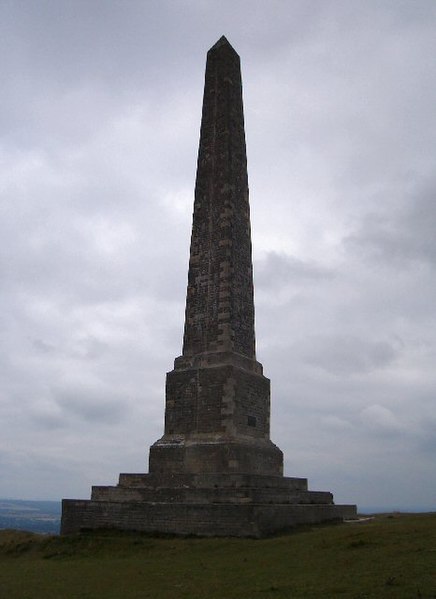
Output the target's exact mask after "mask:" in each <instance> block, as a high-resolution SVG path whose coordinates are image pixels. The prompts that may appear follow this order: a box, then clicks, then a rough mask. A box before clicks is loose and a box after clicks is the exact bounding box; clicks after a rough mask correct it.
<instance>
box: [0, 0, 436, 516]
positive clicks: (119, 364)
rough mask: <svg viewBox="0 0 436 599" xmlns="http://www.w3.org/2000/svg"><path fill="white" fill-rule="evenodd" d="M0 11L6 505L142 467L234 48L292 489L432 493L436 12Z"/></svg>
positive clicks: (264, 357) (278, 5)
mask: <svg viewBox="0 0 436 599" xmlns="http://www.w3.org/2000/svg"><path fill="white" fill-rule="evenodd" d="M0 17H1V18H0V49H1V50H2V54H3V56H6V57H7V60H4V61H2V64H1V67H0V68H1V74H2V81H3V82H4V85H3V88H2V95H1V99H0V108H1V110H0V115H1V116H0V132H1V142H0V217H1V218H0V235H1V238H2V244H1V247H0V275H1V280H2V286H1V290H0V306H1V310H0V331H1V335H0V355H1V360H0V422H1V424H0V451H1V455H2V456H3V458H2V459H3V462H2V474H3V477H2V480H1V486H0V495H8V496H16V497H30V498H32V497H36V496H39V497H43V496H44V497H52V498H59V497H60V496H61V495H64V496H65V495H69V496H83V497H88V496H89V487H90V485H91V484H97V483H98V482H101V483H102V484H104V483H107V482H108V481H109V482H111V481H114V480H115V479H116V476H117V474H118V471H126V470H131V471H145V470H146V468H147V466H146V463H147V449H148V446H149V445H150V444H151V443H152V442H153V441H154V440H156V439H157V438H158V437H159V436H160V435H161V433H162V427H163V409H164V381H165V372H166V371H167V370H169V369H171V367H172V361H173V359H174V357H176V356H177V355H178V354H179V353H180V351H181V342H182V333H183V315H184V301H185V293H186V279H187V276H186V275H187V265H188V252H189V237H190V226H191V223H190V219H191V212H192V200H193V188H194V179H195V165H196V154H197V144H198V133H199V126H200V115H201V98H202V86H203V76H204V60H205V53H206V51H207V49H208V48H209V47H210V46H211V45H212V44H213V43H214V42H215V41H216V40H217V39H218V38H219V37H220V36H221V35H222V34H223V33H224V34H226V35H227V36H228V38H229V40H230V41H231V43H232V44H233V45H234V46H235V48H236V49H237V51H238V52H239V53H240V55H241V60H242V69H243V81H244V100H245V118H246V134H247V150H248V168H249V180H250V199H251V209H252V210H251V211H252V235H253V251H254V258H255V264H254V270H255V293H256V319H257V320H256V327H257V328H256V336H257V348H258V355H259V359H261V361H262V362H263V364H264V367H265V373H266V375H267V376H271V379H272V410H273V415H272V426H273V440H274V441H275V442H277V443H278V445H279V446H280V447H281V448H282V449H283V450H284V452H285V455H286V459H287V473H288V474H290V475H295V474H297V473H298V474H301V475H302V476H308V477H309V482H310V484H311V487H312V488H314V487H317V488H327V489H331V490H333V491H334V492H335V495H336V499H341V498H342V500H346V501H353V500H354V501H358V502H360V501H361V498H362V500H364V501H366V502H370V501H371V502H372V504H377V503H379V502H384V504H386V505H387V504H389V502H390V501H392V496H393V494H395V493H396V494H398V497H401V498H403V501H404V502H406V503H407V502H409V503H413V502H415V503H416V502H418V503H419V501H418V500H419V497H417V493H418V492H417V491H415V490H416V489H419V493H420V494H421V496H422V497H424V496H426V497H427V496H434V493H435V491H434V476H433V471H434V464H433V461H434V460H432V454H431V448H432V447H433V446H434V444H433V437H434V435H433V434H432V422H433V420H432V414H433V412H434V397H435V389H436V378H435V374H434V363H435V357H436V347H435V340H434V334H433V331H434V325H435V320H436V311H435V306H434V300H433V298H434V292H435V288H436V280H435V272H434V264H435V242H434V228H435V227H434V225H435V209H434V201H433V198H434V189H435V185H434V175H433V170H434V163H435V146H434V139H435V133H436V131H435V126H436V125H435V121H434V116H433V112H434V105H435V102H436V79H435V70H434V68H433V61H432V57H433V56H434V55H435V53H436V39H435V36H434V25H435V22H436V7H435V6H434V4H433V3H430V2H427V3H425V2H424V3H420V4H419V5H418V4H417V3H416V2H413V1H412V0H410V1H409V0H405V1H404V2H401V3H399V4H398V5H396V6H395V8H393V6H392V2H389V1H386V2H385V1H382V2H380V1H375V0H374V1H372V0H369V1H368V2H365V3H362V2H357V1H354V0H350V2H347V3H344V2H342V1H341V0H337V1H336V0H333V1H331V2H328V3H320V2H315V1H313V2H312V1H306V0H305V1H304V2H303V1H300V0H291V1H290V2H281V1H280V0H273V1H272V3H269V4H268V7H267V8H266V7H265V4H264V3H263V2H252V1H251V0H250V1H248V0H237V1H236V2H235V1H233V2H230V0H228V1H227V0H223V2H221V3H220V4H219V5H214V4H213V3H210V2H203V1H202V0H198V1H197V0H192V1H191V0H186V1H185V0H183V1H181V2H178V3H174V2H172V1H167V0H163V1H162V2H159V3H155V4H153V5H151V4H150V3H144V2H141V1H136V0H132V1H130V2H128V3H122V4H120V3H116V2H115V3H114V2H112V3H108V2H103V1H100V0H97V1H96V2H93V3H92V4H90V3H85V2H75V3H74V4H72V3H69V2H63V1H62V0H61V1H59V2H56V3H53V2H45V1H42V2H40V3H38V5H36V4H35V5H34V4H29V3H16V2H15V3H14V2H3V3H1V5H0ZM109 428H110V435H108V429H109ZM393 448H394V449H395V459H393V457H392V455H393V451H392V450H393ZM417 464H419V467H415V465H417ZM412 470H413V473H412V474H411V472H412ZM410 477H412V479H413V484H409V481H410V480H412V479H411V478H410ZM312 481H313V482H312ZM386 481H389V484H388V483H387V482H386Z"/></svg>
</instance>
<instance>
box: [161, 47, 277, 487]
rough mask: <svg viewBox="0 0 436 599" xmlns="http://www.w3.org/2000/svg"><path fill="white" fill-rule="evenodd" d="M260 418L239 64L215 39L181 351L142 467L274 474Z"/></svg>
mask: <svg viewBox="0 0 436 599" xmlns="http://www.w3.org/2000/svg"><path fill="white" fill-rule="evenodd" d="M269 415H270V384H269V380H268V379H267V378H265V377H264V376H263V375H262V366H261V364H259V362H257V361H256V357H255V337H254V299H253V269H252V259H251V234H250V207H249V202H248V177H247V158H246V149H245V132H244V114H243V107H242V82H241V69H240V61H239V56H238V54H237V53H236V52H235V50H234V49H233V48H232V46H231V45H230V44H229V42H228V41H227V40H226V38H225V37H222V38H221V39H220V40H219V41H218V42H217V43H216V44H215V45H214V46H213V47H212V48H211V49H210V50H209V52H208V55H207V64H206V77H205V85H204V100H203V114H202V122H201V132H200V146H199V151H198V162H197V179H196V185H195V202H194V216H193V225H192V237H191V251H190V261H189V273H188V290H187V297H186V312H185V331H184V339H183V353H182V356H180V357H179V358H177V359H176V360H175V364H174V370H173V371H172V372H170V373H168V375H167V384H166V410H165V435H164V436H163V437H162V439H160V441H158V442H157V443H156V444H155V445H153V446H152V448H151V451H150V472H155V471H158V472H164V471H166V472H195V473H198V472H219V473H224V472H244V473H252V474H254V473H256V474H277V475H281V474H282V473H283V455H282V452H281V451H280V450H279V449H278V448H277V447H276V446H275V445H273V444H272V443H271V441H270V437H269V435H270V423H269Z"/></svg>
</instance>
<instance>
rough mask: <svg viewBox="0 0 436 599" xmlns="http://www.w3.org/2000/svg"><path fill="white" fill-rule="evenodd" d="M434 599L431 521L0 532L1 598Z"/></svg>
mask: <svg viewBox="0 0 436 599" xmlns="http://www.w3.org/2000/svg"><path fill="white" fill-rule="evenodd" d="M93 597H104V598H105V599H124V598H126V599H130V598H133V597H136V598H141V599H142V598H152V599H179V598H180V599H203V598H204V599H237V598H238V599H280V598H284V597H286V598H292V599H294V598H295V599H296V598H298V597H317V598H318V597H319V598H323V599H331V598H335V597H339V598H346V599H349V598H354V599H366V598H374V597H375V598H385V597H386V598H391V597H392V598H395V599H398V598H402V597H404V598H407V599H412V598H415V597H416V598H418V597H420V598H422V599H430V598H433V597H434V598H436V514H419V515H381V516H377V517H376V518H375V519H374V520H371V521H369V522H367V523H363V524H342V525H337V526H333V525H330V526H318V527H311V528H309V527H307V528H300V529H297V530H296V531H295V532H293V533H290V534H287V535H283V536H278V537H275V538H270V539H263V540H252V539H196V538H184V539H180V538H156V537H151V536H147V535H142V534H139V533H134V534H133V533H132V534H128V533H116V532H108V531H106V532H98V533H96V532H93V533H87V534H83V535H77V536H76V535H74V536H69V537H44V536H39V535H34V534H31V533H23V532H18V531H0V598H1V599H3V598H5V599H6V598H7V599H15V598H16V599H27V598H28V599H39V598H41V599H42V598H44V599H51V598H53V599H70V598H74V599H76V598H93Z"/></svg>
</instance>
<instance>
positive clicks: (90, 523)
mask: <svg viewBox="0 0 436 599" xmlns="http://www.w3.org/2000/svg"><path fill="white" fill-rule="evenodd" d="M355 517H356V506H354V505H335V504H334V503H333V496H332V494H331V493H329V492H323V491H309V490H308V489H307V480H306V479H304V478H287V477H280V476H261V475H247V474H234V475H232V474H230V475H228V474H226V475H220V474H215V475H214V474H207V473H206V474H198V475H195V474H194V475H192V474H191V475H189V474H174V475H171V476H168V475H166V476H162V477H160V476H159V475H153V474H121V475H120V480H119V484H118V485H117V486H99V487H93V489H92V496H91V500H76V499H64V500H63V502H62V523H61V534H70V533H75V532H80V531H84V530H90V529H108V528H109V529H119V530H136V531H143V532H148V533H159V534H162V533H164V534H175V535H197V536H233V537H257V538H259V537H263V536H267V535H270V534H273V533H276V532H279V531H282V530H286V529H289V528H292V527H294V526H297V525H300V524H316V523H320V522H327V521H342V520H344V519H349V518H355Z"/></svg>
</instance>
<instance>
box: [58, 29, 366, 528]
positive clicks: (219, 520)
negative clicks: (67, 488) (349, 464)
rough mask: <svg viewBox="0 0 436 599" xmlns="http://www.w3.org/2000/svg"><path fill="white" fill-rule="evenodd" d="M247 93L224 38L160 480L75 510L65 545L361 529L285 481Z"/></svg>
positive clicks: (153, 463) (152, 466)
mask: <svg viewBox="0 0 436 599" xmlns="http://www.w3.org/2000/svg"><path fill="white" fill-rule="evenodd" d="M253 297H254V294H253V272H252V258H251V232H250V208H249V202H248V177H247V159H246V149H245V131H244V116H243V104H242V82H241V71H240V61H239V56H238V54H237V53H236V52H235V50H234V49H233V48H232V46H231V45H230V44H229V42H228V41H227V40H226V38H225V37H222V38H221V39H220V40H219V41H218V42H217V43H216V44H215V45H214V46H213V47H212V48H211V49H210V50H209V52H208V55H207V64H206V76H205V87H204V100H203V113H202V122H201V132H200V146H199V152H198V163H197V178H196V185H195V201H194V214H193V225H192V237H191V250H190V261H189V272H188V290H187V298H186V311H185V330H184V339H183V351H182V355H181V356H180V357H178V358H176V360H175V362H174V369H173V370H172V371H171V372H169V373H168V374H167V379H166V406H165V430H164V435H163V436H162V438H161V439H159V440H158V441H156V443H154V444H153V445H152V446H151V448H150V458H149V474H121V475H120V478H119V483H118V485H116V486H99V487H93V489H92V495H91V499H90V500H86V501H79V500H73V499H64V500H63V504H62V505H63V508H62V533H63V534H66V533H71V532H77V531H80V530H84V529H94V528H117V529H122V530H142V531H148V532H159V533H163V532H164V533H174V534H197V535H203V536H222V535H225V536H227V535H232V536H256V537H259V536H262V535H265V534H270V533H273V532H276V531H279V530H283V529H286V528H289V527H292V526H295V525H297V524H302V523H316V522H323V521H327V520H343V519H344V518H351V517H354V516H355V514H356V507H355V506H354V505H335V504H334V502H333V496H332V494H331V493H329V492H323V491H309V490H308V488H307V480H306V479H303V478H288V477H284V476H283V453H282V452H281V450H280V449H279V448H278V447H277V446H276V445H274V443H272V441H271V439H270V381H269V379H267V378H266V377H265V376H264V375H263V368H262V365H261V364H260V363H259V362H258V361H257V360H256V354H255V336H254V299H253Z"/></svg>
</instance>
